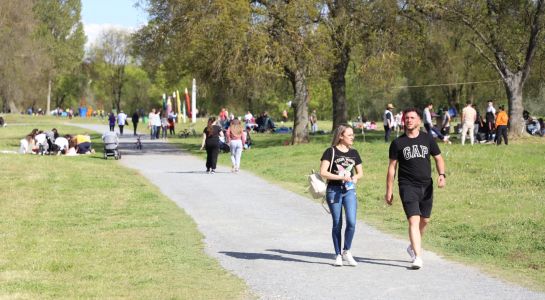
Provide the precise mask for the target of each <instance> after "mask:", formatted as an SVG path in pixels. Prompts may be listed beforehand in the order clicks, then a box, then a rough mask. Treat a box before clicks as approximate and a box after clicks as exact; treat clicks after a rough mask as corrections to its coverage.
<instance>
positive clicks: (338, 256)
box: [333, 254, 343, 267]
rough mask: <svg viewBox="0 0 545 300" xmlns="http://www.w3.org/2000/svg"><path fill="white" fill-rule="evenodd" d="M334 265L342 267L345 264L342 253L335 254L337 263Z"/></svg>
mask: <svg viewBox="0 0 545 300" xmlns="http://www.w3.org/2000/svg"><path fill="white" fill-rule="evenodd" d="M333 265H334V266H335V267H342V266H343V257H342V256H341V255H340V254H339V255H337V256H335V263H334V264H333Z"/></svg>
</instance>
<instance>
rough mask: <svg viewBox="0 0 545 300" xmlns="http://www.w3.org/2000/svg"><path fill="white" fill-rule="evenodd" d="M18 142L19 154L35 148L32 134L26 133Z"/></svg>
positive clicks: (30, 151)
mask: <svg viewBox="0 0 545 300" xmlns="http://www.w3.org/2000/svg"><path fill="white" fill-rule="evenodd" d="M20 143H21V146H20V147H19V153H21V154H27V153H33V151H34V149H35V148H36V144H35V142H34V136H32V135H31V134H28V135H27V136H26V137H25V138H24V139H22V140H21V141H20Z"/></svg>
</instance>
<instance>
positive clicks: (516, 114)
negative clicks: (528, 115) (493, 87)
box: [503, 71, 526, 137]
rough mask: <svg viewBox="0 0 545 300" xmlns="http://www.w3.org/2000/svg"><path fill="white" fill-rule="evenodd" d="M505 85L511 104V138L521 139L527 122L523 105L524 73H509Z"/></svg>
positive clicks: (505, 78)
mask: <svg viewBox="0 0 545 300" xmlns="http://www.w3.org/2000/svg"><path fill="white" fill-rule="evenodd" d="M503 84H504V86H505V92H506V93H507V101H508V104H509V111H508V114H509V136H512V137H520V136H523V135H525V133H526V130H525V128H524V127H525V126H526V124H525V122H524V119H523V118H522V112H523V110H524V107H523V105H522V89H523V87H524V82H522V72H520V71H519V72H517V73H509V74H508V75H507V76H505V77H504V81H503Z"/></svg>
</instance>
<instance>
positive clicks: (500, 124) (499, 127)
mask: <svg viewBox="0 0 545 300" xmlns="http://www.w3.org/2000/svg"><path fill="white" fill-rule="evenodd" d="M508 122H509V117H508V116H507V113H506V112H505V109H504V106H503V105H502V106H500V111H499V112H498V115H497V116H496V145H498V146H499V145H500V144H501V138H502V136H503V138H504V139H505V145H508V144H509V141H508V140H507V123H508Z"/></svg>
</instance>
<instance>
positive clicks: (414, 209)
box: [399, 182, 433, 218]
mask: <svg viewBox="0 0 545 300" xmlns="http://www.w3.org/2000/svg"><path fill="white" fill-rule="evenodd" d="M399 196H400V197H401V203H403V210H404V211H405V215H406V216H407V218H409V217H411V216H421V217H424V218H429V217H430V216H431V209H432V207H433V182H430V184H428V185H425V186H412V185H401V186H399Z"/></svg>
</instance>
